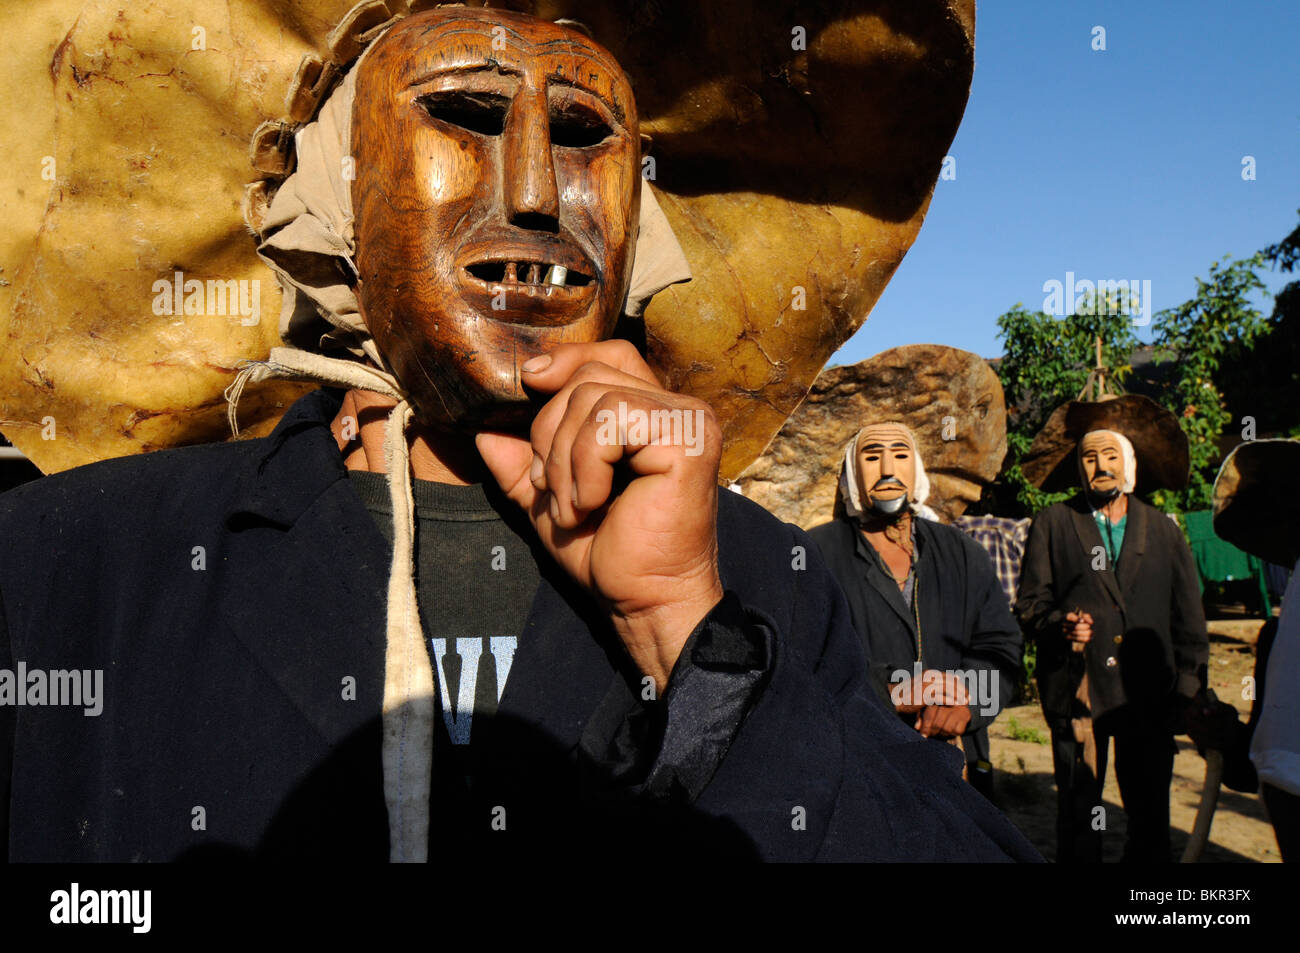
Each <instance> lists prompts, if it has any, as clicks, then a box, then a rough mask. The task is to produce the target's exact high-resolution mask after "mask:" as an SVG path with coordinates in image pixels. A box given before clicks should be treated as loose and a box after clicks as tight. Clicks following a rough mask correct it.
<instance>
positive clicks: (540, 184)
mask: <svg viewBox="0 0 1300 953" xmlns="http://www.w3.org/2000/svg"><path fill="white" fill-rule="evenodd" d="M503 139H504V142H503V143H502V157H501V158H502V170H501V174H502V179H503V184H504V193H505V194H504V199H505V212H506V219H507V220H508V221H509V222H510V224H511V225H514V226H517V227H518V228H527V229H532V230H534V231H544V232H558V231H559V230H560V191H559V187H558V186H557V184H556V181H555V163H554V161H553V160H552V157H551V130H550V116H549V108H548V106H547V103H546V91H545V90H542V89H528V88H525V89H521V90H520V91H519V93H518V95H516V96H515V99H514V102H513V103H511V104H510V111H509V113H508V114H507V116H506V125H505V129H504V131H503Z"/></svg>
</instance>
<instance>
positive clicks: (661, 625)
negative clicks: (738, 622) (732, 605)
mask: <svg viewBox="0 0 1300 953" xmlns="http://www.w3.org/2000/svg"><path fill="white" fill-rule="evenodd" d="M521 372H522V374H521V376H522V380H523V382H524V383H525V384H526V385H527V386H528V387H530V388H532V389H534V390H537V391H540V392H542V393H549V394H552V395H553V396H552V397H551V399H550V400H549V401H548V402H547V403H546V405H545V406H544V407H543V408H542V409H541V411H539V412H538V414H537V417H536V418H535V419H534V421H533V425H532V428H531V430H530V432H529V435H528V437H527V438H524V437H521V436H518V435H516V434H505V433H496V432H489V431H484V432H480V433H479V434H478V435H477V437H476V441H475V442H476V444H477V446H478V450H479V453H480V455H481V456H482V457H483V460H484V462H485V463H486V464H487V466H488V469H489V470H490V471H491V472H492V475H493V477H494V478H495V479H496V481H497V482H498V483H499V484H500V486H501V488H502V490H503V491H504V492H505V493H506V495H507V496H508V497H509V498H510V499H511V500H513V501H514V502H515V503H517V504H519V506H520V507H522V508H523V510H524V512H526V513H527V514H528V517H529V519H530V520H531V522H532V524H533V527H534V529H536V531H537V534H538V536H539V538H540V539H541V542H542V544H543V545H544V546H545V547H546V549H547V551H548V552H550V554H551V555H552V556H553V557H554V558H555V560H556V561H557V562H558V563H559V564H560V566H561V567H562V568H563V569H564V570H565V571H566V572H567V573H569V575H570V576H572V577H573V578H574V579H575V580H576V581H577V582H578V583H579V584H580V585H581V586H583V587H584V588H585V589H586V590H587V591H588V592H590V593H591V594H592V595H593V596H594V597H595V598H596V600H597V601H598V602H599V603H600V604H601V605H602V606H603V607H605V608H606V610H607V611H608V612H609V614H610V619H611V622H612V623H613V626H614V628H615V630H616V631H617V632H618V634H619V636H620V638H621V639H622V640H623V644H624V646H625V647H626V648H627V651H628V653H629V655H630V656H631V657H632V660H633V661H634V662H635V663H636V665H637V667H638V668H639V669H640V670H641V671H642V672H643V673H644V674H646V675H649V676H651V677H653V678H654V680H655V683H656V686H657V688H658V690H659V691H661V692H662V691H663V689H664V688H665V686H666V685H667V682H668V676H669V675H670V674H671V673H672V669H673V665H674V664H675V663H676V661H677V657H678V655H679V654H680V652H681V648H682V646H683V645H684V644H685V642H686V640H687V638H688V637H689V636H690V634H691V632H692V631H693V630H694V629H695V627H696V626H697V625H698V624H699V623H700V621H701V620H702V619H703V618H704V617H705V616H706V615H707V614H708V613H709V611H710V610H711V609H712V608H713V607H714V606H715V605H717V603H718V602H719V601H720V600H721V598H722V594H723V590H722V582H721V579H720V577H719V575H718V552H717V511H718V461H719V460H720V459H721V456H722V431H721V428H720V427H719V425H718V422H717V418H716V416H715V415H714V413H713V411H712V409H711V408H710V407H709V406H708V405H707V404H705V403H704V402H703V401H699V400H696V399H694V398H691V397H686V396H683V395H681V394H675V393H672V392H671V391H667V390H665V389H664V388H663V387H662V386H661V385H660V383H659V381H658V380H657V378H656V377H655V375H654V373H653V371H651V370H650V368H649V366H648V365H647V364H646V363H645V361H644V360H643V359H642V358H641V355H640V354H639V353H637V351H636V349H635V348H634V347H633V346H632V345H631V344H629V343H628V342H626V341H602V342H597V343H591V344H563V345H560V346H559V347H557V348H555V349H554V350H552V351H550V352H549V353H548V354H545V355H542V356H540V357H538V358H534V359H533V360H531V361H528V362H527V363H525V364H524V365H523V367H522V368H521ZM620 405H622V407H623V410H622V413H623V415H624V416H623V417H621V418H620V416H619V414H620ZM656 413H657V414H662V416H659V417H658V418H657V419H658V421H659V424H660V426H659V428H658V429H659V431H660V432H659V433H658V434H655V433H652V432H651V431H652V429H653V428H650V427H642V428H640V429H639V430H638V428H637V426H635V424H634V422H633V421H634V420H635V419H638V418H639V419H644V420H646V421H651V420H654V419H656V418H652V417H651V416H650V415H651V414H656ZM642 414H643V415H644V417H643V418H642V417H640V415H642ZM620 420H622V421H625V422H626V424H627V427H626V433H620V427H619V421H620ZM656 438H657V439H656Z"/></svg>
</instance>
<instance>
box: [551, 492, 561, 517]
mask: <svg viewBox="0 0 1300 953" xmlns="http://www.w3.org/2000/svg"><path fill="white" fill-rule="evenodd" d="M559 518H560V501H559V500H557V499H556V498H555V495H554V494H552V495H551V519H553V520H558V519H559Z"/></svg>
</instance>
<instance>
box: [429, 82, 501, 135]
mask: <svg viewBox="0 0 1300 953" xmlns="http://www.w3.org/2000/svg"><path fill="white" fill-rule="evenodd" d="M417 102H418V103H419V104H420V106H421V107H422V108H423V109H424V111H425V112H427V113H428V114H429V115H430V116H432V117H433V118H434V119H437V120H438V121H439V122H445V123H447V124H448V125H451V126H456V127H457V128H459V129H464V130H467V131H468V132H472V133H476V134H477V135H480V136H499V135H501V133H502V132H503V131H504V130H505V126H506V109H507V107H508V106H509V103H510V101H509V100H508V99H506V97H504V96H499V95H497V94H495V93H475V92H470V91H468V90H463V89H450V90H444V91H442V92H434V93H426V94H425V95H423V96H421V97H420V98H419V99H418V100H417Z"/></svg>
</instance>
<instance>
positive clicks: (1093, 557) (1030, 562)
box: [1016, 493, 1210, 728]
mask: <svg viewBox="0 0 1300 953" xmlns="http://www.w3.org/2000/svg"><path fill="white" fill-rule="evenodd" d="M1076 608H1079V609H1082V610H1084V611H1085V612H1088V613H1090V614H1091V615H1092V619H1093V622H1092V639H1091V641H1090V642H1089V643H1088V647H1087V650H1086V652H1084V653H1083V656H1084V659H1085V660H1086V662H1085V664H1086V666H1087V673H1088V688H1089V696H1090V702H1091V707H1092V716H1093V718H1094V719H1098V718H1103V717H1104V716H1105V715H1106V714H1107V713H1109V712H1118V711H1119V710H1120V709H1121V708H1123V707H1124V706H1126V705H1127V706H1129V708H1130V709H1133V710H1142V711H1147V712H1150V713H1155V714H1160V715H1163V714H1164V713H1165V712H1166V710H1167V709H1168V708H1169V706H1171V705H1172V703H1173V702H1174V701H1175V698H1174V697H1173V696H1174V695H1175V694H1176V695H1178V696H1183V697H1186V698H1190V697H1191V696H1193V695H1194V694H1196V692H1197V691H1198V690H1199V689H1200V687H1201V684H1202V682H1201V674H1200V673H1201V670H1202V669H1203V668H1204V667H1205V665H1206V664H1207V662H1208V660H1209V652H1210V646H1209V638H1208V636H1207V634H1206V630H1205V613H1204V611H1203V610H1202V608H1201V594H1200V589H1199V587H1198V585H1197V577H1196V564H1195V562H1194V561H1193V559H1192V553H1191V550H1190V549H1189V548H1188V545H1187V541H1186V540H1185V539H1184V538H1183V534H1182V532H1181V531H1180V530H1179V528H1178V526H1177V524H1175V523H1174V522H1173V521H1172V520H1170V519H1169V518H1168V517H1166V516H1165V515H1164V514H1163V513H1161V512H1160V511H1159V510H1157V509H1155V508H1154V507H1152V506H1149V505H1148V504H1146V503H1143V502H1142V501H1141V500H1139V499H1138V498H1137V497H1136V496H1132V495H1130V496H1129V498H1128V518H1127V522H1126V525H1125V529H1124V542H1123V545H1122V546H1121V547H1120V553H1119V559H1118V560H1116V563H1115V565H1114V566H1112V565H1110V564H1109V560H1107V559H1105V549H1104V547H1103V546H1102V541H1101V533H1100V532H1099V531H1098V529H1097V523H1096V521H1095V520H1094V518H1093V516H1092V510H1091V508H1090V507H1089V506H1088V502H1087V500H1086V499H1085V497H1084V496H1083V494H1082V493H1081V494H1079V495H1078V496H1076V497H1075V498H1074V499H1072V500H1070V501H1068V502H1066V503H1057V504H1055V505H1053V506H1049V507H1048V508H1047V509H1045V510H1043V511H1042V512H1041V513H1039V514H1038V515H1037V516H1036V517H1034V522H1033V525H1032V526H1031V527H1030V530H1029V542H1028V544H1027V546H1026V548H1025V558H1024V563H1023V565H1022V567H1021V570H1020V589H1019V597H1018V598H1017V600H1016V615H1017V616H1018V617H1019V619H1020V623H1021V625H1022V626H1023V628H1024V631H1025V636H1026V638H1030V639H1034V640H1035V641H1036V642H1037V643H1038V663H1037V673H1036V675H1037V679H1038V686H1039V693H1040V695H1041V697H1042V701H1043V712H1044V714H1045V715H1046V717H1047V719H1048V721H1049V723H1050V722H1055V724H1056V725H1057V727H1058V728H1061V727H1063V726H1064V722H1067V721H1068V720H1069V719H1070V717H1071V715H1072V713H1073V707H1072V706H1073V702H1074V695H1075V691H1076V689H1077V686H1078V683H1079V679H1080V677H1081V675H1082V672H1083V668H1082V667H1081V666H1080V665H1079V664H1078V661H1077V656H1076V655H1075V653H1074V652H1072V651H1071V649H1070V645H1069V643H1068V641H1067V640H1066V638H1065V636H1064V634H1063V633H1062V632H1061V620H1062V619H1063V618H1064V617H1065V615H1066V613H1068V612H1070V611H1072V610H1074V609H1076Z"/></svg>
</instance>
